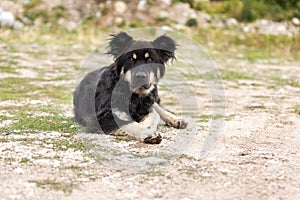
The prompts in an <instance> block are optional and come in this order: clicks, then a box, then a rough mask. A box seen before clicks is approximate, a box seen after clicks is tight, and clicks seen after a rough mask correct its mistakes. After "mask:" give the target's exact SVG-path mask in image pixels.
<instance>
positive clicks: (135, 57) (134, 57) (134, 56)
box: [129, 53, 137, 60]
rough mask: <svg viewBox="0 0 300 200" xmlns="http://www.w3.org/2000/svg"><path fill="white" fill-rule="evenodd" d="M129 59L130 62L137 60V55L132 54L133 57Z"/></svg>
mask: <svg viewBox="0 0 300 200" xmlns="http://www.w3.org/2000/svg"><path fill="white" fill-rule="evenodd" d="M129 59H130V60H136V59H137V55H136V54H135V53H134V54H132V56H131V57H130V58H129Z"/></svg>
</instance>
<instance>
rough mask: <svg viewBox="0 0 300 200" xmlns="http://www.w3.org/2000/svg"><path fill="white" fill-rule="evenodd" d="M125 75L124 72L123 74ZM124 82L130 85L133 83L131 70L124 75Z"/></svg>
mask: <svg viewBox="0 0 300 200" xmlns="http://www.w3.org/2000/svg"><path fill="white" fill-rule="evenodd" d="M123 73H124V72H123ZM124 80H125V81H127V82H128V83H130V82H131V70H128V71H127V72H126V73H125V74H124Z"/></svg>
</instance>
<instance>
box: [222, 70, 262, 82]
mask: <svg viewBox="0 0 300 200" xmlns="http://www.w3.org/2000/svg"><path fill="white" fill-rule="evenodd" d="M221 78H222V79H224V80H228V81H237V80H255V79H256V77H255V76H254V75H252V74H245V73H241V72H238V71H233V70H228V69H222V70H221Z"/></svg>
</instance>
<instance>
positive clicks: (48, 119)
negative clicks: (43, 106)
mask: <svg viewBox="0 0 300 200" xmlns="http://www.w3.org/2000/svg"><path fill="white" fill-rule="evenodd" d="M15 119H17V120H18V121H17V122H15V123H13V124H11V125H10V126H9V127H3V128H0V133H6V134H11V133H14V132H15V131H16V130H20V131H22V132H40V131H46V132H47V131H56V132H63V133H75V132H77V128H76V126H75V124H74V122H73V119H71V118H66V117H63V116H59V115H54V116H39V117H34V116H33V115H32V114H27V113H19V114H18V115H17V116H15Z"/></svg>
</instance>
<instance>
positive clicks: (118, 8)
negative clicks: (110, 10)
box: [114, 1, 128, 15]
mask: <svg viewBox="0 0 300 200" xmlns="http://www.w3.org/2000/svg"><path fill="white" fill-rule="evenodd" d="M114 9H115V12H116V13H117V14H120V15H122V14H124V13H125V12H126V11H127V9H128V8H127V5H126V3H124V2H123V1H116V2H115V4H114Z"/></svg>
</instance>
